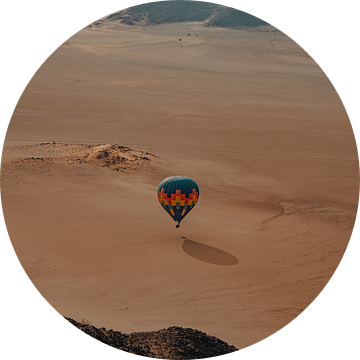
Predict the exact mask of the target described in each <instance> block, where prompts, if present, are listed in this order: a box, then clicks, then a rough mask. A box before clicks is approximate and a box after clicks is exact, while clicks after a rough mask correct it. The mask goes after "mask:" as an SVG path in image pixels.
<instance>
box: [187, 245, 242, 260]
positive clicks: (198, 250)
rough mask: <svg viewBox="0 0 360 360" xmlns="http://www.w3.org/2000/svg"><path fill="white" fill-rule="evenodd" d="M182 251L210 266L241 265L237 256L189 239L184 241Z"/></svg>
mask: <svg viewBox="0 0 360 360" xmlns="http://www.w3.org/2000/svg"><path fill="white" fill-rule="evenodd" d="M182 249H183V250H184V252H185V253H186V254H188V255H190V256H191V257H193V258H195V259H197V260H200V261H204V262H207V263H210V264H216V265H236V264H238V263H239V260H238V259H237V258H236V257H235V256H233V255H231V254H229V253H228V252H226V251H223V250H220V249H217V248H215V247H212V246H209V245H205V244H201V243H198V242H196V241H192V240H189V239H186V240H184V243H183V245H182Z"/></svg>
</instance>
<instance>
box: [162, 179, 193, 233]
mask: <svg viewBox="0 0 360 360" xmlns="http://www.w3.org/2000/svg"><path fill="white" fill-rule="evenodd" d="M157 195H158V199H159V202H160V204H161V206H162V207H163V208H164V209H165V210H166V212H167V213H168V214H169V215H170V216H171V217H172V218H173V219H174V220H175V221H177V222H178V223H177V224H176V227H177V228H178V227H179V226H180V222H181V220H182V219H183V218H184V217H185V216H186V215H187V214H188V213H189V212H190V210H191V209H192V208H193V207H194V206H195V204H196V203H197V201H198V200H199V187H198V186H197V184H196V182H195V181H194V180H192V179H190V178H188V177H185V176H171V177H168V178H166V179H164V180H163V181H162V182H161V183H160V185H159V187H158V190H157Z"/></svg>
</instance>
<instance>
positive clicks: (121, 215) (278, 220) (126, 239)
mask: <svg viewBox="0 0 360 360" xmlns="http://www.w3.org/2000/svg"><path fill="white" fill-rule="evenodd" d="M187 34H190V35H187ZM196 34H197V35H196ZM179 39H182V40H181V41H179ZM121 147H124V148H121ZM124 149H126V151H124ZM104 151H107V153H108V154H110V155H107V156H103V154H104ZM116 156H119V158H116ZM145 157H146V159H145ZM123 158H124V159H125V160H121V159H123ZM109 159H111V161H110V162H108V161H107V160H109ZM113 161H115V162H113ZM171 175H184V176H188V177H191V178H193V179H194V180H195V181H196V182H197V183H198V185H199V188H200V199H199V202H198V204H197V205H196V207H195V208H194V209H193V210H192V212H191V213H190V214H189V215H188V216H187V217H186V218H185V220H183V222H182V224H181V227H180V228H179V229H176V228H175V222H174V221H172V219H171V218H170V217H169V216H168V215H167V214H166V213H165V211H164V210H163V209H162V207H161V206H160V205H159V203H158V201H157V197H156V190H157V185H158V184H159V182H160V181H161V180H162V179H163V178H165V177H167V176H171ZM1 177H2V179H1V186H2V189H1V190H2V203H3V210H4V216H5V220H6V225H7V228H8V232H9V235H10V238H11V241H12V244H13V246H14V248H15V251H16V253H17V255H18V257H19V260H20V261H21V264H22V265H23V267H24V269H25V271H26V273H27V274H28V276H29V278H30V279H31V281H32V282H33V283H34V285H35V286H36V288H37V289H38V290H39V291H40V293H41V294H42V295H43V296H44V297H45V299H46V300H47V301H48V302H49V303H50V304H51V305H52V306H53V307H54V308H55V309H56V310H57V311H58V312H59V313H60V314H62V315H63V316H67V317H71V318H73V319H75V320H77V321H81V319H86V320H87V321H89V322H90V323H91V324H92V325H94V326H97V327H102V326H104V327H106V328H112V329H114V330H118V331H121V332H126V333H130V332H138V331H154V330H158V329H162V328H167V327H169V326H181V327H189V328H193V329H198V330H200V331H203V332H206V333H207V334H209V335H212V336H216V337H218V338H220V339H221V340H223V341H226V342H227V343H229V344H231V345H234V346H235V347H237V348H239V349H241V348H244V347H247V346H249V345H252V344H254V343H256V342H258V341H260V340H262V339H264V338H266V337H268V336H269V335H271V334H273V333H274V332H276V331H277V330H279V329H281V328H282V327H283V326H285V325H286V324H288V323H289V322H290V321H291V320H293V319H294V318H295V317H296V316H298V315H299V314H300V313H301V312H302V311H303V310H304V309H305V308H306V307H307V306H308V305H309V304H310V303H311V302H312V301H313V300H314V299H315V297H316V296H317V295H318V294H319V293H320V291H321V290H322V289H323V288H324V286H325V285H326V283H327V282H328V281H329V279H330V277H331V276H332V274H333V273H334V271H335V269H336V268H337V266H338V264H339V262H340V260H341V258H342V256H343V254H344V251H345V249H346V246H347V244H348V241H349V239H350V236H351V232H352V229H353V225H354V220H355V215H356V210H357V200H358V190H359V189H358V180H359V179H358V157H357V150H356V144H355V139H354V135H353V132H352V129H351V125H350V122H349V119H348V117H347V114H346V112H345V109H344V107H343V105H342V103H341V100H340V98H339V97H338V95H337V93H336V91H335V90H334V88H333V86H332V84H331V83H330V81H329V80H328V78H327V77H326V76H325V74H324V73H323V72H322V70H321V69H320V68H319V67H318V65H317V64H316V63H315V62H314V61H313V60H312V59H311V58H310V57H309V56H308V55H307V54H306V53H305V52H304V51H303V50H302V49H301V48H300V47H299V46H298V45H296V44H295V43H294V42H293V41H292V40H290V39H289V38H287V37H286V36H285V35H283V34H282V33H280V32H279V31H277V30H276V29H273V28H270V29H269V28H268V27H265V28H264V27H262V28H261V27H260V28H257V29H252V30H249V29H242V30H225V29H213V28H203V27H202V26H201V24H199V23H188V24H172V25H157V26H150V27H129V26H112V27H108V28H107V27H102V28H100V29H84V30H82V31H80V32H79V33H77V34H76V35H74V36H73V37H72V38H70V39H69V40H68V41H67V42H66V43H64V44H63V45H62V46H61V47H60V48H59V49H58V50H57V51H56V52H55V53H53V54H52V55H51V57H50V58H49V59H48V60H47V61H46V62H45V63H44V64H43V66H42V67H41V68H40V69H39V71H38V72H37V73H36V75H35V76H34V78H33V79H32V80H31V82H30V83H29V85H28V87H27V88H26V90H25V92H24V94H23V96H22V97H21V99H20V101H19V103H18V106H17V108H16V110H15V112H14V115H13V117H12V119H11V122H10V125H9V129H8V133H7V135H6V140H5V145H4V151H3V157H2V173H1Z"/></svg>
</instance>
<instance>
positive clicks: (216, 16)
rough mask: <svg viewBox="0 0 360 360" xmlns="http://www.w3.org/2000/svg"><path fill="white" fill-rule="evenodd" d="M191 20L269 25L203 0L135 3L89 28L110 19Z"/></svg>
mask: <svg viewBox="0 0 360 360" xmlns="http://www.w3.org/2000/svg"><path fill="white" fill-rule="evenodd" d="M192 21H202V22H205V24H204V25H205V26H212V27H225V28H239V27H243V26H251V27H255V26H260V25H268V24H267V23H266V22H265V21H263V20H261V19H259V18H257V17H255V16H252V15H250V14H248V13H245V12H243V11H239V10H236V9H233V8H229V7H225V6H222V5H217V4H212V3H207V2H202V1H189V0H172V1H158V2H152V3H147V4H142V5H137V6H133V7H131V8H128V9H125V10H122V11H118V12H116V13H113V14H111V15H109V16H107V17H105V18H103V19H102V20H98V21H97V22H95V23H93V24H91V25H90V27H93V26H95V27H96V26H101V25H104V24H105V23H107V22H120V23H122V24H126V25H155V24H164V23H174V22H192Z"/></svg>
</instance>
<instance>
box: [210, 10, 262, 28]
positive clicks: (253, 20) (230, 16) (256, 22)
mask: <svg viewBox="0 0 360 360" xmlns="http://www.w3.org/2000/svg"><path fill="white" fill-rule="evenodd" d="M261 25H269V24H268V23H266V22H265V21H263V20H261V19H259V18H257V17H255V16H252V15H250V14H248V13H246V12H243V11H240V10H236V9H232V8H226V9H225V10H224V11H221V12H220V13H218V14H216V15H215V16H214V17H213V18H212V19H210V20H209V21H208V22H207V23H206V26H214V27H224V28H239V27H243V26H251V27H256V26H261Z"/></svg>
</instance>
